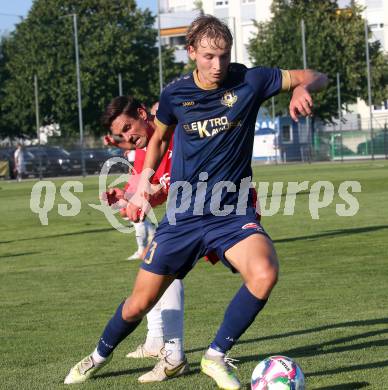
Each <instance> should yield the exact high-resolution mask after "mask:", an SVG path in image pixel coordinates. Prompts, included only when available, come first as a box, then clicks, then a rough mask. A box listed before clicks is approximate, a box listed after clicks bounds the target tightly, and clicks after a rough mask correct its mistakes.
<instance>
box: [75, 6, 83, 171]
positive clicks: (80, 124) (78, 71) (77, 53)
mask: <svg viewBox="0 0 388 390" xmlns="http://www.w3.org/2000/svg"><path fill="white" fill-rule="evenodd" d="M72 16H73V25H74V46H75V63H76V72H77V94H78V122H79V138H80V146H81V164H82V176H83V177H85V176H86V170H85V156H84V128H83V118H82V94H81V77H80V65H79V48H78V27H77V14H73V15H72Z"/></svg>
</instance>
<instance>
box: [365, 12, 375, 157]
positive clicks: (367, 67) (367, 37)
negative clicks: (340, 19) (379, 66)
mask: <svg viewBox="0 0 388 390" xmlns="http://www.w3.org/2000/svg"><path fill="white" fill-rule="evenodd" d="M365 55H366V74H367V82H368V106H369V130H370V137H371V143H370V146H371V149H370V150H371V154H372V160H374V159H375V153H374V146H373V138H374V134H373V121H372V88H371V74H370V60H369V29H368V20H367V19H365Z"/></svg>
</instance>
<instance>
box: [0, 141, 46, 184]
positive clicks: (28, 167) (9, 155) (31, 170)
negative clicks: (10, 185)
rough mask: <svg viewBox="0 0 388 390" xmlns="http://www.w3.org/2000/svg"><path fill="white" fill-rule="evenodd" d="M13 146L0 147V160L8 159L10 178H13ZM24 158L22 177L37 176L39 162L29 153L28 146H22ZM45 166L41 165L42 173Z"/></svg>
mask: <svg viewBox="0 0 388 390" xmlns="http://www.w3.org/2000/svg"><path fill="white" fill-rule="evenodd" d="M14 153H15V148H2V149H0V160H5V161H8V164H9V176H10V178H11V179H14V178H15V159H14ZM23 158H24V172H23V175H22V176H23V177H38V176H39V162H38V160H37V159H36V156H34V154H33V153H31V152H30V151H29V150H28V148H23ZM44 171H45V167H42V173H44Z"/></svg>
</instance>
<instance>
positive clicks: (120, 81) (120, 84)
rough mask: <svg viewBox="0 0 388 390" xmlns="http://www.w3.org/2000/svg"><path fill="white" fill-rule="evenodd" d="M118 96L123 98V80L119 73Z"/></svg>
mask: <svg viewBox="0 0 388 390" xmlns="http://www.w3.org/2000/svg"><path fill="white" fill-rule="evenodd" d="M119 95H120V96H123V79H122V77H121V73H119Z"/></svg>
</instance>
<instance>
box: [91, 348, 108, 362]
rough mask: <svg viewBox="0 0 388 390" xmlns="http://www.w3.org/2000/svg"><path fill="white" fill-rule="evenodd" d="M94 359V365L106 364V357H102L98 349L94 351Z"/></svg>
mask: <svg viewBox="0 0 388 390" xmlns="http://www.w3.org/2000/svg"><path fill="white" fill-rule="evenodd" d="M92 358H93V361H94V363H96V364H97V365H99V364H101V363H104V362H105V360H106V359H107V358H106V357H104V356H101V355H100V354H99V353H98V351H97V348H96V349H95V350H94V351H93V353H92Z"/></svg>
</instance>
